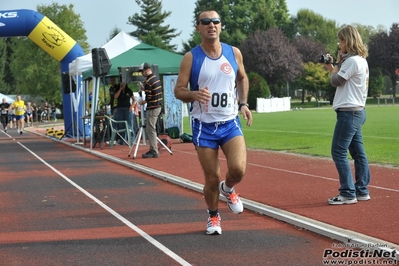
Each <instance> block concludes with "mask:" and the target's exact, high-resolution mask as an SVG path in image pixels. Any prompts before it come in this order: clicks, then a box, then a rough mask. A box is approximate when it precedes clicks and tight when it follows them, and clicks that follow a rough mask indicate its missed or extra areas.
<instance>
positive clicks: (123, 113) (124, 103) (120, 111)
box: [114, 83, 136, 145]
mask: <svg viewBox="0 0 399 266" xmlns="http://www.w3.org/2000/svg"><path fill="white" fill-rule="evenodd" d="M114 97H115V99H116V100H117V105H116V108H115V111H114V113H115V114H114V119H115V120H116V121H126V122H127V126H128V129H127V132H126V134H128V133H129V131H130V134H131V138H132V139H133V140H134V137H135V134H134V131H133V114H132V110H133V105H134V103H135V102H136V100H135V99H134V94H133V91H132V90H131V89H130V88H129V87H128V85H127V84H126V83H121V84H120V86H119V89H118V90H117V91H116V92H115V95H114ZM123 137H124V138H125V139H127V136H126V135H125V136H123ZM118 143H119V144H121V145H123V144H124V143H123V141H122V140H121V139H120V140H118Z"/></svg>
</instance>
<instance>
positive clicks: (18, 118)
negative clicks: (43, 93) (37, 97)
mask: <svg viewBox="0 0 399 266" xmlns="http://www.w3.org/2000/svg"><path fill="white" fill-rule="evenodd" d="M0 112H1V124H2V125H3V130H4V131H5V132H7V130H8V129H13V128H14V129H17V130H18V133H19V134H21V135H22V133H23V130H24V128H25V127H31V126H33V123H34V122H39V123H46V122H50V121H53V122H56V121H57V107H56V105H55V104H54V103H53V104H51V105H49V104H48V103H47V102H44V103H43V105H42V106H41V105H38V104H36V103H31V102H25V101H24V100H23V99H21V96H20V95H17V97H16V100H15V101H14V102H13V103H8V102H7V101H6V99H5V98H3V99H2V102H1V103H0Z"/></svg>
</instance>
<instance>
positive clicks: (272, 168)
mask: <svg viewBox="0 0 399 266" xmlns="http://www.w3.org/2000/svg"><path fill="white" fill-rule="evenodd" d="M174 151H175V152H180V153H185V154H191V155H196V153H193V152H186V151H179V150H176V149H175V150H174ZM219 159H220V160H224V161H225V160H226V158H224V157H219ZM247 164H248V165H252V166H255V167H260V168H265V169H270V170H274V171H280V172H285V173H289V174H295V175H302V176H308V177H316V178H319V179H324V180H328V181H334V182H338V181H339V180H338V179H336V178H331V177H326V176H321V175H313V174H308V173H302V172H297V171H291V170H287V169H282V168H276V167H271V166H266V165H260V164H255V163H247ZM369 187H372V188H377V189H381V190H387V191H392V192H399V190H398V189H393V188H386V187H380V186H373V185H369Z"/></svg>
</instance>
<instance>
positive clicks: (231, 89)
mask: <svg viewBox="0 0 399 266" xmlns="http://www.w3.org/2000/svg"><path fill="white" fill-rule="evenodd" d="M221 45H222V54H221V55H220V57H219V58H210V57H208V56H207V55H206V54H205V53H204V51H203V50H202V48H201V47H200V46H199V45H198V46H196V47H195V48H193V49H192V50H191V53H192V55H193V62H192V66H191V77H190V88H191V90H192V91H197V90H199V88H205V87H206V86H208V87H209V92H210V94H211V99H210V100H209V102H208V103H206V104H201V103H199V102H198V101H195V102H192V103H191V108H190V113H191V115H192V116H193V117H194V118H196V119H198V120H200V121H202V122H205V123H213V122H221V121H228V120H231V119H234V118H235V117H236V116H237V114H238V104H237V90H236V77H237V71H238V64H237V62H236V59H235V56H234V51H233V47H232V46H230V45H227V44H225V43H221Z"/></svg>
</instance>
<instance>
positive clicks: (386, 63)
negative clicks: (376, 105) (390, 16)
mask: <svg viewBox="0 0 399 266" xmlns="http://www.w3.org/2000/svg"><path fill="white" fill-rule="evenodd" d="M368 46H369V57H368V62H369V65H370V66H369V67H370V68H373V67H374V68H381V70H382V73H383V74H384V75H386V76H389V78H390V79H391V83H392V96H393V98H396V81H397V79H398V75H397V74H396V71H397V69H399V24H397V23H394V24H392V27H391V29H390V32H389V34H388V33H387V32H379V33H377V34H376V35H374V36H372V37H371V38H370V42H369V45H368Z"/></svg>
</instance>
